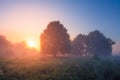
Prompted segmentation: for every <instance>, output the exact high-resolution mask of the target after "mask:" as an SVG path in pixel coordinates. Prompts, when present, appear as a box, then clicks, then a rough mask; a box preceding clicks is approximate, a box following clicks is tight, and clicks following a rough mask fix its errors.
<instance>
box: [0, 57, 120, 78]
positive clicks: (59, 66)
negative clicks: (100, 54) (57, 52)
mask: <svg viewBox="0 0 120 80" xmlns="http://www.w3.org/2000/svg"><path fill="white" fill-rule="evenodd" d="M0 67H1V68H2V70H3V72H4V75H0V80H120V58H119V57H110V58H98V59H96V58H90V57H59V58H53V57H47V58H38V57H37V58H32V59H25V58H23V59H19V58H16V59H4V58H3V59H1V60H0Z"/></svg>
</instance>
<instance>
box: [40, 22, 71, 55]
mask: <svg viewBox="0 0 120 80" xmlns="http://www.w3.org/2000/svg"><path fill="white" fill-rule="evenodd" d="M40 40H41V53H43V54H52V55H54V56H56V55H57V54H58V53H61V54H65V53H69V52H70V48H71V41H70V37H69V34H68V33H67V29H66V28H65V27H64V26H63V25H62V24H61V23H60V22H59V21H53V22H50V23H49V24H48V25H47V28H46V29H45V30H44V32H43V33H42V34H41V36H40Z"/></svg>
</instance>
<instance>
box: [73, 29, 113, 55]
mask: <svg viewBox="0 0 120 80" xmlns="http://www.w3.org/2000/svg"><path fill="white" fill-rule="evenodd" d="M113 44H115V42H113V41H112V40H111V39H110V38H106V37H105V36H104V35H103V34H102V33H101V32H100V31H98V30H95V31H93V32H90V33H89V34H88V35H82V34H80V35H78V36H77V37H76V38H75V39H74V40H73V41H72V53H73V54H79V55H97V56H100V55H111V54H112V45H113Z"/></svg>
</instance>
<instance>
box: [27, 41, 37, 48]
mask: <svg viewBox="0 0 120 80" xmlns="http://www.w3.org/2000/svg"><path fill="white" fill-rule="evenodd" d="M27 45H28V46H29V47H32V48H36V47H37V43H36V42H35V41H27Z"/></svg>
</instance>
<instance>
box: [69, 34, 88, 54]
mask: <svg viewBox="0 0 120 80" xmlns="http://www.w3.org/2000/svg"><path fill="white" fill-rule="evenodd" d="M86 43H87V37H86V35H82V34H79V35H78V36H77V37H76V38H75V39H74V40H73V41H72V50H71V52H72V53H73V54H76V55H87V52H86V50H87V49H86V48H87V44H86Z"/></svg>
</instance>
